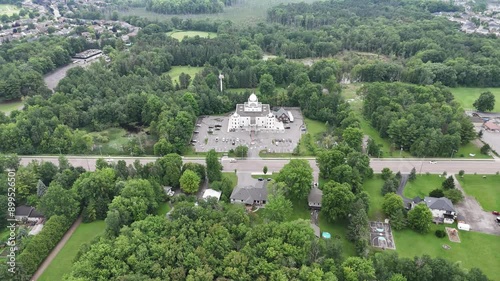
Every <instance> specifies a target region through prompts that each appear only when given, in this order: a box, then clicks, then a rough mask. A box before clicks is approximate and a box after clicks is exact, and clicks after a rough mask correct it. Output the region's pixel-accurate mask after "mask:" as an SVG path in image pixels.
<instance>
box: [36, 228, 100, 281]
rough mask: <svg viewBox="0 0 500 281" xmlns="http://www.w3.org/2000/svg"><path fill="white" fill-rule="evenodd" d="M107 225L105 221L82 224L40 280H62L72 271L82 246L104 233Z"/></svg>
mask: <svg viewBox="0 0 500 281" xmlns="http://www.w3.org/2000/svg"><path fill="white" fill-rule="evenodd" d="M105 227H106V224H105V223H104V221H95V222H91V223H82V224H80V226H78V228H77V229H76V230H75V232H74V233H73V235H71V237H70V238H69V240H68V242H66V244H65V245H64V247H63V248H62V249H61V251H60V252H59V253H58V254H57V256H56V257H55V258H54V259H53V260H52V262H51V263H50V265H49V266H48V267H47V269H46V270H45V271H44V273H43V274H42V276H40V278H39V279H38V280H39V281H54V280H62V277H63V275H64V274H66V273H69V272H71V268H72V266H73V260H74V258H75V257H76V254H77V253H78V251H79V250H80V247H81V246H82V245H83V244H85V243H89V242H90V241H92V239H94V237H96V236H97V235H99V234H101V233H103V232H104V229H105Z"/></svg>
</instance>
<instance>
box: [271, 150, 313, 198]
mask: <svg viewBox="0 0 500 281" xmlns="http://www.w3.org/2000/svg"><path fill="white" fill-rule="evenodd" d="M312 172H313V170H312V168H311V166H310V165H309V162H307V160H302V159H292V160H290V162H289V163H288V164H286V165H285V166H284V167H283V168H282V169H281V171H280V173H279V174H278V177H277V178H276V182H283V183H285V186H286V189H285V190H284V191H285V196H286V197H287V198H289V199H291V200H305V198H307V196H308V195H309V191H310V190H311V186H312V182H313V175H312Z"/></svg>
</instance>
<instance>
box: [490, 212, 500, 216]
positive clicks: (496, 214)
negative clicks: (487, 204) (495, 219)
mask: <svg viewBox="0 0 500 281" xmlns="http://www.w3.org/2000/svg"><path fill="white" fill-rule="evenodd" d="M491 213H492V214H494V215H495V216H498V215H500V212H498V211H493V212H491Z"/></svg>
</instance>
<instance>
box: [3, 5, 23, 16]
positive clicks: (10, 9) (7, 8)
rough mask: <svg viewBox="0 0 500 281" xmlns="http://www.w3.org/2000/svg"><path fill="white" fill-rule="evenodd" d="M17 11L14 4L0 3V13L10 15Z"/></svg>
mask: <svg viewBox="0 0 500 281" xmlns="http://www.w3.org/2000/svg"><path fill="white" fill-rule="evenodd" d="M18 12H19V9H18V8H17V7H16V6H14V5H7V4H0V15H7V16H12V15H13V14H14V13H18Z"/></svg>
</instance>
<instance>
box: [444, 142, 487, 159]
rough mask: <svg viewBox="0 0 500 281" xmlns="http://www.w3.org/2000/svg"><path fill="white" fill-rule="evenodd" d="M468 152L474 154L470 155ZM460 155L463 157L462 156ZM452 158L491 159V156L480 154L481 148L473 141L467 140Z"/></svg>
mask: <svg viewBox="0 0 500 281" xmlns="http://www.w3.org/2000/svg"><path fill="white" fill-rule="evenodd" d="M470 154H473V155H474V154H475V155H474V156H470ZM462 155H463V156H464V157H462ZM453 158H469V159H491V158H492V157H491V156H490V155H485V154H482V153H481V148H479V147H477V146H476V145H475V144H474V143H473V142H469V143H468V144H466V145H462V146H461V147H460V148H459V149H458V151H457V152H456V153H455V154H454V155H453Z"/></svg>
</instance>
